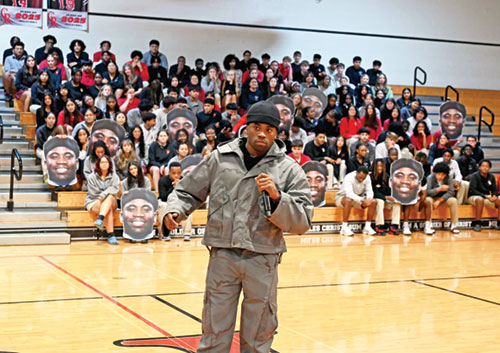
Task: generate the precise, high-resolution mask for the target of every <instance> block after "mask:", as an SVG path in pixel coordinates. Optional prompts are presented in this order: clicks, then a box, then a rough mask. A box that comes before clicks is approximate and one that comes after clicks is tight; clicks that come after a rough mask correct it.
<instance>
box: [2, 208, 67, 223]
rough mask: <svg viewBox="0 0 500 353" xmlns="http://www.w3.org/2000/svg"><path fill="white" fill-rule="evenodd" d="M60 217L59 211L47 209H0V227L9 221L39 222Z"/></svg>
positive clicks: (55, 219) (56, 219)
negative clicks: (9, 210)
mask: <svg viewBox="0 0 500 353" xmlns="http://www.w3.org/2000/svg"><path fill="white" fill-rule="evenodd" d="M60 219H61V212H58V211H54V210H47V209H30V210H16V209H15V208H14V212H8V211H5V210H3V211H0V220H1V221H0V227H2V226H4V225H5V224H8V223H10V222H20V221H21V222H26V221H27V220H29V222H39V221H58V220H60Z"/></svg>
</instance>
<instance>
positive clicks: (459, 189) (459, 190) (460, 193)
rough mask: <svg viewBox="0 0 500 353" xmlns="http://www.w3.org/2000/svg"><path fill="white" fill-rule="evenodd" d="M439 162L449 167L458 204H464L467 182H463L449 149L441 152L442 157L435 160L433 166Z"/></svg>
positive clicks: (467, 188) (451, 151) (467, 189)
mask: <svg viewBox="0 0 500 353" xmlns="http://www.w3.org/2000/svg"><path fill="white" fill-rule="evenodd" d="M441 162H444V163H446V164H447V165H448V166H449V167H450V178H451V179H453V185H454V189H455V192H456V197H457V201H458V204H459V205H462V204H464V202H465V201H466V199H467V193H468V191H469V182H468V181H465V180H463V178H462V173H461V172H460V167H459V166H458V163H457V161H455V160H454V159H453V150H452V149H451V148H448V149H446V150H445V151H444V152H443V157H441V158H437V159H435V160H434V164H433V165H434V166H435V165H436V164H437V163H441Z"/></svg>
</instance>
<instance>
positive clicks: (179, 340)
mask: <svg viewBox="0 0 500 353" xmlns="http://www.w3.org/2000/svg"><path fill="white" fill-rule="evenodd" d="M39 257H40V258H41V259H42V260H43V261H45V262H46V263H48V264H49V265H51V266H53V267H55V268H56V269H58V270H59V271H61V272H63V273H65V274H66V275H68V276H70V277H71V278H73V279H74V280H75V281H77V282H79V283H81V284H83V285H84V286H85V287H87V288H89V289H90V290H92V291H94V292H96V293H97V294H99V295H100V296H102V297H103V298H104V299H107V300H108V301H110V302H111V303H113V304H115V305H117V306H118V307H120V308H121V309H123V310H125V311H126V312H127V313H129V314H131V315H132V316H134V317H135V318H137V319H139V320H141V321H142V322H144V323H145V324H146V325H148V326H149V327H151V328H153V329H154V330H156V331H158V332H159V333H161V334H162V335H164V336H165V337H174V338H173V340H174V341H178V342H179V343H181V344H184V345H186V346H187V347H188V348H190V349H193V350H195V351H196V348H194V347H191V346H189V345H188V344H187V343H186V342H184V341H183V340H182V339H180V338H175V336H174V335H172V334H170V333H168V332H167V331H165V330H164V329H162V328H161V327H159V326H158V325H156V324H154V323H153V322H151V321H149V320H148V319H146V318H145V317H144V316H142V315H140V314H138V313H136V312H135V311H133V310H132V309H130V308H129V307H127V306H126V305H124V304H122V303H120V302H119V301H117V300H115V299H113V298H112V297H110V296H109V295H107V294H106V293H104V292H102V291H100V290H99V289H97V288H95V287H94V286H92V285H90V284H89V283H87V282H85V281H84V280H82V279H80V278H78V277H77V276H75V275H74V274H72V273H70V272H69V271H66V270H65V269H64V268H62V267H60V266H58V265H56V264H55V263H53V262H52V261H50V260H48V259H46V258H45V257H44V256H39ZM184 345H181V347H184Z"/></svg>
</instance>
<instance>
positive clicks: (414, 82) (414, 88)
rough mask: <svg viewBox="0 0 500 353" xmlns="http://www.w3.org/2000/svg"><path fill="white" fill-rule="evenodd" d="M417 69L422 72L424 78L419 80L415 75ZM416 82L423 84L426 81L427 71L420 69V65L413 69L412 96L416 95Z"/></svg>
mask: <svg viewBox="0 0 500 353" xmlns="http://www.w3.org/2000/svg"><path fill="white" fill-rule="evenodd" d="M418 71H420V72H421V73H423V74H424V80H423V81H420V79H419V78H418V77H417V74H418ZM417 82H418V83H420V84H421V85H422V86H424V85H425V84H426V83H427V72H425V70H424V69H422V68H421V67H420V66H417V67H415V71H413V97H416V96H417Z"/></svg>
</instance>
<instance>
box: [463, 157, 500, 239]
mask: <svg viewBox="0 0 500 353" xmlns="http://www.w3.org/2000/svg"><path fill="white" fill-rule="evenodd" d="M490 169H491V161H489V160H488V159H483V160H482V161H481V162H480V163H479V171H477V172H475V173H474V174H472V177H471V181H470V187H469V195H468V199H467V202H468V203H469V204H471V205H474V206H475V209H474V210H475V220H474V222H473V227H474V231H476V232H480V231H481V223H482V222H481V218H482V215H483V208H484V205H486V206H488V207H494V208H496V209H498V213H497V219H498V220H497V226H496V227H495V228H496V229H500V199H499V198H498V189H497V183H496V180H495V176H494V175H493V174H491V173H490Z"/></svg>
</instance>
